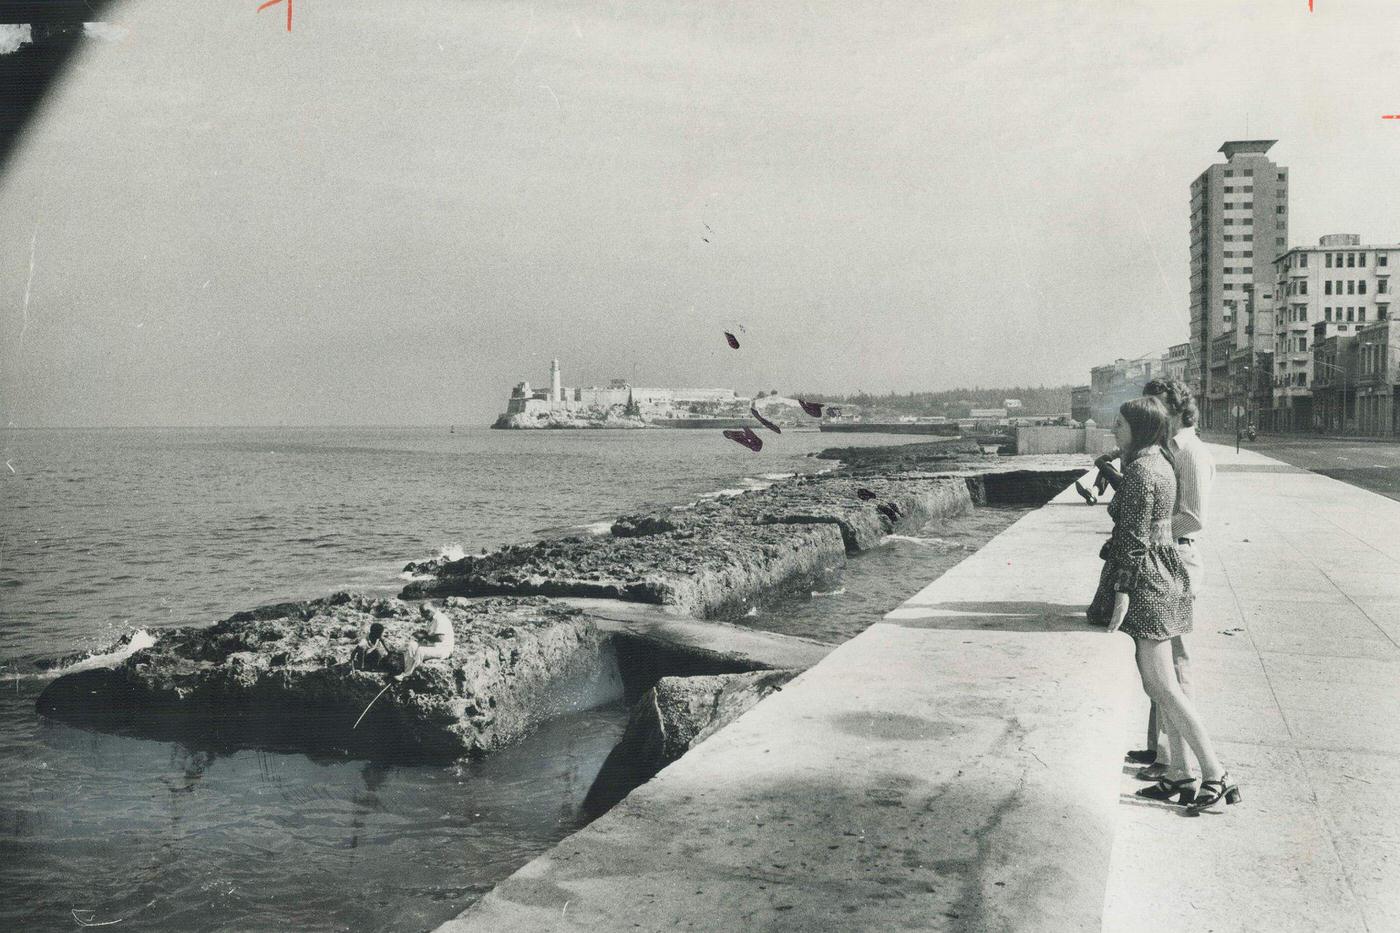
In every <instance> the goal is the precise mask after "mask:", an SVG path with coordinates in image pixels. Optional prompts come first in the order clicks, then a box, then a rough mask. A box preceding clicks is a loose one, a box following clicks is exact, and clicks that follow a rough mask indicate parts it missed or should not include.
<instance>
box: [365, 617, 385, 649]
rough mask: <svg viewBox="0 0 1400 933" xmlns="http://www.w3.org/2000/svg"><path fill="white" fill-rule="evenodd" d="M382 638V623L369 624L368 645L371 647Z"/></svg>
mask: <svg viewBox="0 0 1400 933" xmlns="http://www.w3.org/2000/svg"><path fill="white" fill-rule="evenodd" d="M383 636H384V623H383V622H371V623H370V626H369V643H370V644H371V645H372V644H374V643H375V642H377V641H379V639H380V638H382V637H383Z"/></svg>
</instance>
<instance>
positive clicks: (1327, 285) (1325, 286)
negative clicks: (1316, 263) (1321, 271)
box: [1322, 279, 1332, 295]
mask: <svg viewBox="0 0 1400 933" xmlns="http://www.w3.org/2000/svg"><path fill="white" fill-rule="evenodd" d="M1322 293H1323V294H1324V295H1330V294H1332V280H1331V279H1328V280H1327V281H1325V282H1323V283H1322Z"/></svg>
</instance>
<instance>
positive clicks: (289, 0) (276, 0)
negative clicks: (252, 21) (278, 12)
mask: <svg viewBox="0 0 1400 933" xmlns="http://www.w3.org/2000/svg"><path fill="white" fill-rule="evenodd" d="M279 3H285V4H287V31H288V32H291V31H292V0H267V2H266V3H264V4H263V5H262V6H260V7H258V12H259V13H261V12H262V11H263V10H266V9H267V8H268V7H270V6H276V5H277V4H279Z"/></svg>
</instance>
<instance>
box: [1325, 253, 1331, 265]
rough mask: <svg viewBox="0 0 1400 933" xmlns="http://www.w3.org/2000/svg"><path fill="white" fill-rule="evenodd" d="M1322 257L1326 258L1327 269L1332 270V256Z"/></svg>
mask: <svg viewBox="0 0 1400 933" xmlns="http://www.w3.org/2000/svg"><path fill="white" fill-rule="evenodd" d="M1323 255H1324V256H1325V257H1326V258H1327V268H1329V269H1330V268H1332V254H1331V253H1324V254H1323Z"/></svg>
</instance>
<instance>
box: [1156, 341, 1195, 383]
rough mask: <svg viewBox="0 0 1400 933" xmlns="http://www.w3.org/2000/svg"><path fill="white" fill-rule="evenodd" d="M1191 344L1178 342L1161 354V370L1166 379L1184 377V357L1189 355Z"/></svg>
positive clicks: (1180, 378) (1182, 378) (1183, 378)
mask: <svg viewBox="0 0 1400 933" xmlns="http://www.w3.org/2000/svg"><path fill="white" fill-rule="evenodd" d="M1190 352H1191V344H1189V343H1178V344H1176V345H1175V346H1171V347H1168V348H1167V351H1166V352H1165V353H1163V354H1162V370H1163V372H1164V374H1165V375H1166V378H1168V379H1175V380H1178V381H1184V380H1185V379H1186V359H1187V357H1188V356H1189V355H1190Z"/></svg>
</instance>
